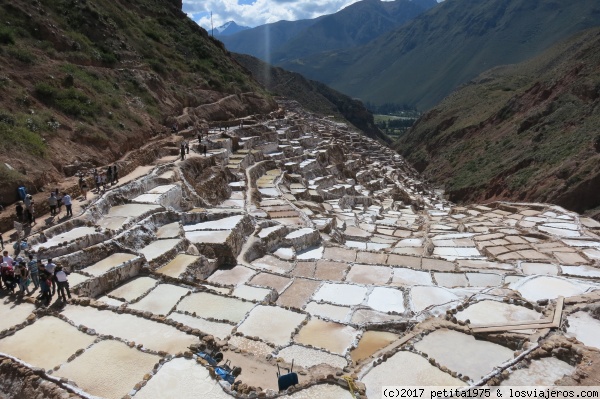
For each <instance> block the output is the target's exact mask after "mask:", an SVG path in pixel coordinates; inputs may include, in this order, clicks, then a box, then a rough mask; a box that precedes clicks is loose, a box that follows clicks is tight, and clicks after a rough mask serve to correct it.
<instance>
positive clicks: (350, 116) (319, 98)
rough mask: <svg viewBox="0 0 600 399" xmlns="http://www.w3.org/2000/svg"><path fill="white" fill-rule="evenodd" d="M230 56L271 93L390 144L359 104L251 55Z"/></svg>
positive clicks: (326, 87) (363, 107) (368, 112)
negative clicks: (350, 124) (343, 122)
mask: <svg viewBox="0 0 600 399" xmlns="http://www.w3.org/2000/svg"><path fill="white" fill-rule="evenodd" d="M233 56H234V58H235V59H236V60H237V61H238V62H239V63H240V64H241V65H242V66H244V67H245V68H246V69H248V70H249V71H250V72H251V73H252V76H254V78H255V79H256V80H257V81H258V82H260V83H261V84H262V85H263V86H264V87H266V88H267V89H268V90H270V91H271V92H273V93H274V94H276V95H278V96H283V97H287V98H290V99H293V100H296V101H298V102H299V103H300V104H302V106H304V107H305V108H306V109H308V110H310V111H313V112H316V113H321V114H323V115H331V116H334V117H337V118H339V119H341V120H346V121H348V122H350V123H352V124H353V125H354V126H356V127H357V128H358V129H360V130H362V131H363V132H364V133H365V135H367V136H369V137H371V138H374V139H378V140H380V141H382V142H384V143H389V142H390V139H389V138H388V137H387V136H386V135H385V134H384V133H383V132H382V131H381V130H379V128H378V127H377V126H376V125H375V121H374V118H373V114H372V113H371V112H370V111H369V110H367V109H366V108H365V106H364V105H363V104H362V103H361V102H360V101H357V100H354V99H352V98H350V97H348V96H346V95H345V94H342V93H340V92H338V91H335V90H333V89H331V88H330V87H328V86H326V85H324V84H323V83H320V82H316V81H314V80H309V79H306V78H304V77H303V76H302V75H300V74H299V73H295V72H289V71H286V70H284V69H282V68H278V67H272V66H270V65H269V64H267V63H265V62H262V61H261V60H259V59H258V58H255V57H252V56H250V55H246V54H235V53H234V54H233Z"/></svg>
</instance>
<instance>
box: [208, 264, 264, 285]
mask: <svg viewBox="0 0 600 399" xmlns="http://www.w3.org/2000/svg"><path fill="white" fill-rule="evenodd" d="M255 274H256V271H255V270H253V269H250V268H248V267H246V266H239V265H238V266H235V267H234V268H233V269H229V270H224V269H220V270H216V271H215V272H214V273H213V274H212V275H211V276H210V277H209V278H208V279H207V281H209V282H211V283H216V284H224V285H238V284H243V283H245V282H246V281H248V280H250V277H252V276H254V275H255Z"/></svg>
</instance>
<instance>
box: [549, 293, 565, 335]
mask: <svg viewBox="0 0 600 399" xmlns="http://www.w3.org/2000/svg"><path fill="white" fill-rule="evenodd" d="M564 305H565V298H564V297H562V296H559V297H558V299H557V300H556V308H554V317H553V318H552V327H554V328H558V327H560V319H561V318H562V312H563V307H564Z"/></svg>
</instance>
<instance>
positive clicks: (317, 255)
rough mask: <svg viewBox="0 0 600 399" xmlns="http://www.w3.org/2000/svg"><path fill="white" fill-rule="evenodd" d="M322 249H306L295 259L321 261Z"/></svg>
mask: <svg viewBox="0 0 600 399" xmlns="http://www.w3.org/2000/svg"><path fill="white" fill-rule="evenodd" d="M323 251H324V248H323V247H318V248H312V249H307V250H306V251H302V252H298V253H297V254H296V259H298V260H310V259H321V258H322V257H323Z"/></svg>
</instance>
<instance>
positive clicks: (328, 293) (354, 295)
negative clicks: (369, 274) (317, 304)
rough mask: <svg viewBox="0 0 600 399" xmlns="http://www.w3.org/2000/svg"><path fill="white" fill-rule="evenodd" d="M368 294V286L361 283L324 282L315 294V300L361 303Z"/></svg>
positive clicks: (348, 303) (349, 303)
mask: <svg viewBox="0 0 600 399" xmlns="http://www.w3.org/2000/svg"><path fill="white" fill-rule="evenodd" d="M366 294H367V288H366V287H362V286H359V285H352V284H334V283H324V284H323V285H322V286H321V288H319V290H318V291H317V292H316V293H315V295H314V296H313V300H314V301H325V302H330V303H334V304H337V305H348V306H352V305H360V304H361V303H362V302H363V300H364V299H365V295H366Z"/></svg>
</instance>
